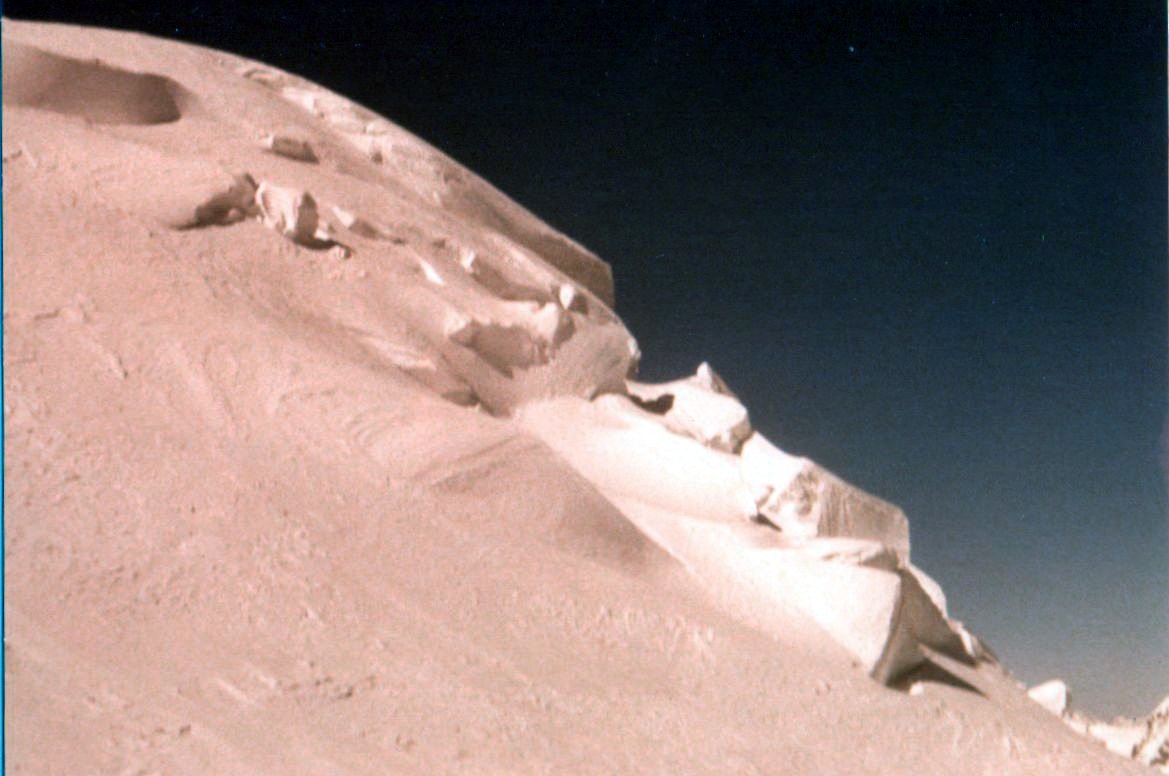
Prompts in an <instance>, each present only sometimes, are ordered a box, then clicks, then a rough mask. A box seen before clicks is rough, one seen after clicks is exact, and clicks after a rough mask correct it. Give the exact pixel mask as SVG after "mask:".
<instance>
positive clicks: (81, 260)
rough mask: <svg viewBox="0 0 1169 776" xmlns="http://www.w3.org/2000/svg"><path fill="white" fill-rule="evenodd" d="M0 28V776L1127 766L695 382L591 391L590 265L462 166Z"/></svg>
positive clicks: (618, 349)
mask: <svg viewBox="0 0 1169 776" xmlns="http://www.w3.org/2000/svg"><path fill="white" fill-rule="evenodd" d="M3 32H4V41H3V55H4V84H3V96H4V105H3V110H4V114H3V132H4V136H3V141H4V143H3V147H4V175H3V182H4V281H5V282H4V294H5V298H4V307H5V317H4V337H5V348H4V358H5V364H4V367H5V385H4V411H5V483H6V488H5V520H6V531H5V555H6V585H5V609H6V622H5V648H6V653H5V655H6V677H5V678H6V688H7V693H8V695H7V699H6V700H7V705H6V709H7V714H6V717H5V733H6V744H7V754H6V756H7V762H6V766H7V770H8V771H9V772H12V773H62V774H75V773H224V774H320V773H355V774H382V773H406V774H409V773H417V774H431V773H485V774H498V773H712V774H713V773H718V774H725V773H931V772H933V773H936V772H946V773H972V774H974V773H977V774H983V773H996V774H999V773H1002V774H1011V773H1044V774H1046V773H1061V774H1102V773H1142V772H1146V771H1145V769H1144V768H1141V767H1139V766H1137V765H1135V764H1133V763H1130V762H1126V761H1125V760H1124V759H1122V758H1120V757H1117V756H1116V755H1114V754H1112V753H1111V752H1108V751H1107V750H1106V749H1105V748H1104V747H1102V746H1100V745H1098V744H1096V743H1095V742H1093V741H1090V740H1088V739H1086V738H1084V737H1081V736H1078V735H1076V734H1075V733H1074V732H1073V731H1071V730H1070V729H1068V727H1067V726H1065V725H1064V724H1063V723H1062V722H1061V721H1060V720H1059V719H1058V718H1057V717H1055V716H1053V715H1052V714H1050V713H1048V712H1047V711H1045V710H1044V709H1043V708H1042V707H1041V706H1039V705H1038V704H1037V703H1035V702H1033V701H1032V700H1031V699H1030V698H1028V697H1027V695H1026V693H1025V691H1024V690H1023V689H1022V688H1020V687H1019V686H1017V685H1016V683H1015V682H1014V681H1013V680H1011V679H1010V677H1009V676H1008V675H1007V674H1006V673H1005V671H1004V670H1003V669H1002V668H1001V667H999V666H997V665H996V664H995V663H994V662H993V660H992V659H991V658H990V657H989V655H988V654H987V653H986V652H985V651H984V650H982V648H981V646H982V645H980V644H979V643H978V642H977V639H974V638H973V637H972V636H970V634H968V633H967V632H966V631H965V630H964V629H963V628H961V626H959V625H958V624H956V623H952V622H950V621H949V620H947V619H946V617H945V607H944V600H942V599H941V596H940V591H938V590H936V589H934V587H933V586H932V584H931V583H930V582H929V580H928V577H925V576H924V574H921V573H920V572H919V571H918V570H916V569H914V568H913V567H912V565H911V564H910V561H909V542H908V528H907V524H906V523H905V517H904V515H902V514H901V513H900V511H899V510H897V509H896V508H895V507H892V506H891V505H887V504H884V502H880V501H879V500H878V499H874V498H872V497H868V496H866V495H865V494H860V493H859V492H858V491H855V489H850V488H849V486H847V484H845V483H841V482H839V481H838V480H835V479H834V478H832V477H831V475H829V474H828V473H827V472H826V471H824V470H823V469H820V468H819V467H816V466H815V465H814V464H812V463H811V462H807V461H804V460H803V459H800V458H797V457H795V456H790V455H788V454H786V453H784V452H783V451H782V450H780V449H779V447H777V446H776V445H773V444H771V443H770V442H767V441H766V440H765V439H764V438H763V437H761V436H755V435H757V434H758V431H757V430H752V429H750V427H749V420H748V418H747V416H746V413H745V410H744V411H740V408H738V407H737V406H736V404H735V402H737V400H735V399H734V398H733V395H731V394H729V392H728V391H727V389H726V387H725V386H722V385H721V381H719V380H717V376H714V375H713V373H703V372H702V371H701V370H700V371H699V373H698V374H696V375H695V377H694V379H690V378H685V379H686V386H685V387H683V388H680V389H679V387H678V386H674V387H672V388H671V387H669V386H668V385H667V387H660V389H659V388H654V387H652V386H651V387H646V386H641V387H639V385H640V384H635V383H631V382H629V381H630V380H631V379H633V378H634V377H635V367H636V360H637V356H638V350H637V346H636V343H635V342H634V340H633V337H632V336H631V335H630V333H629V332H628V331H627V330H626V329H625V327H624V326H623V325H622V324H621V322H620V320H619V318H618V317H617V316H616V314H615V313H614V312H613V310H612V305H613V301H614V290H613V287H612V280H611V273H610V271H609V268H608V266H607V265H606V264H605V263H604V262H603V261H602V260H601V259H599V258H598V257H596V256H594V255H593V254H591V253H590V252H589V251H588V250H587V249H585V248H583V247H582V246H580V245H578V244H576V243H575V242H573V241H572V240H570V239H569V238H567V237H564V236H563V235H560V234H558V233H556V232H555V231H554V230H552V229H551V228H550V227H548V226H546V225H545V224H543V223H541V222H540V221H539V220H538V219H536V218H535V217H534V216H533V215H532V214H530V213H528V212H527V211H525V210H524V209H523V208H521V207H520V206H518V205H516V204H515V203H513V202H511V201H510V200H508V199H507V198H506V197H504V196H503V195H502V194H501V193H499V192H498V191H496V190H495V189H493V188H492V187H491V186H490V185H489V184H487V183H486V182H484V181H482V180H481V179H479V178H478V177H476V176H475V175H474V174H473V173H471V172H469V171H467V170H466V169H464V168H462V167H460V166H459V165H458V164H456V163H455V162H453V161H452V160H450V159H448V158H447V157H445V156H443V155H442V154H441V153H439V152H438V151H437V150H435V149H433V148H431V147H430V146H428V145H427V144H426V143H425V142H423V141H422V140H419V139H418V138H415V137H413V136H411V135H409V134H408V133H407V132H405V131H403V130H402V129H400V128H398V127H397V126H395V125H393V124H392V123H390V122H388V121H386V120H385V119H384V118H381V117H378V116H376V115H374V114H372V113H370V112H369V111H366V110H364V109H363V108H361V107H360V106H356V105H353V104H351V103H349V102H348V101H346V100H345V99H343V98H341V97H340V96H338V95H334V94H331V93H329V92H327V91H326V90H324V89H321V88H319V87H317V86H315V85H313V84H310V83H307V82H305V81H303V80H301V79H298V78H296V77H294V76H292V75H290V74H287V73H283V72H280V71H276V70H274V69H271V68H268V67H266V66H264V65H262V64H259V63H255V62H249V61H245V60H242V59H240V58H238V57H235V56H232V55H229V54H223V53H219V52H214V51H209V50H205V49H200V48H196V47H192V46H187V45H183V44H178V43H173V42H166V41H161V40H157V39H151V38H147V37H143V36H138V35H133V34H126V33H115V32H109V31H102V30H90V29H80V28H71V27H61V26H53V25H38V24H26V23H13V22H9V21H5V22H4V28H3ZM387 88H392V85H387ZM671 391H672V393H671ZM666 393H671V396H673V398H672V399H670V400H669V401H667V400H665V399H664V394H666ZM675 394H676V395H675ZM714 397H721V398H714ZM635 398H636V399H637V401H635ZM639 401H640V402H641V403H642V404H641V405H639V404H638V402H639ZM675 401H676V402H677V408H678V409H677V410H676V411H675V410H674V407H673V404H672V403H671V402H675ZM667 403H671V406H670V407H668V408H667V407H665V405H666V404H667ZM671 413H672V414H671ZM776 441H777V442H782V440H776ZM614 445H617V446H618V447H614ZM650 455H653V456H658V457H656V458H651V457H649V456H650ZM635 460H640V461H641V464H639V465H635V464H634V461H635ZM825 463H826V464H828V465H829V466H830V463H831V462H825ZM657 464H661V465H657ZM638 466H640V468H638ZM696 537H697V538H701V541H696V540H695V539H696ZM785 558H786V559H787V560H785ZM748 561H749V562H748ZM742 563H746V565H742ZM834 575H835V576H834ZM870 578H871V579H873V580H876V581H874V582H873V583H872V584H869V583H867V582H864V581H862V580H866V579H870ZM833 579H836V580H838V581H837V582H836V583H832V582H831V580H833ZM833 584H835V585H836V590H837V593H836V594H835V595H829V594H828V593H829V592H830V591H831V589H832V585H833ZM841 591H844V592H843V593H841ZM852 592H864V596H862V597H860V598H855V599H850V604H851V605H850V606H843V605H842V604H843V603H845V601H844V600H843V599H844V598H847V597H848V596H851V595H852Z"/></svg>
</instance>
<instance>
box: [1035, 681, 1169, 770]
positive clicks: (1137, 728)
mask: <svg viewBox="0 0 1169 776" xmlns="http://www.w3.org/2000/svg"><path fill="white" fill-rule="evenodd" d="M1027 695H1028V696H1030V698H1031V699H1032V700H1033V701H1035V702H1036V703H1038V704H1039V705H1040V706H1042V707H1043V708H1045V709H1047V710H1048V711H1050V712H1051V713H1052V714H1054V715H1056V716H1057V717H1059V718H1060V719H1062V720H1063V721H1064V723H1065V724H1066V725H1067V726H1068V727H1070V728H1071V729H1072V730H1075V731H1076V732H1077V733H1080V734H1082V735H1085V736H1087V737H1089V738H1092V739H1095V740H1096V741H1098V742H1100V743H1101V744H1102V745H1103V746H1105V747H1106V748H1107V749H1108V750H1109V751H1110V752H1114V753H1116V754H1118V755H1120V756H1121V757H1128V758H1131V759H1133V760H1136V761H1137V762H1139V763H1141V764H1142V765H1149V766H1152V767H1155V768H1157V769H1158V770H1160V771H1161V772H1162V773H1169V698H1165V700H1163V701H1161V703H1160V704H1159V705H1158V706H1157V708H1156V709H1155V710H1154V711H1153V713H1151V714H1149V715H1148V716H1147V717H1141V718H1138V719H1130V718H1128V717H1117V718H1116V719H1113V720H1112V721H1110V722H1104V721H1102V720H1099V719H1096V718H1095V717H1093V716H1091V715H1090V714H1085V713H1083V712H1080V711H1075V710H1073V709H1072V706H1071V691H1070V690H1069V689H1068V686H1067V685H1066V684H1065V683H1064V682H1063V680H1061V679H1051V680H1049V681H1046V682H1044V683H1042V684H1039V685H1036V686H1034V687H1032V688H1031V689H1030V690H1028V691H1027Z"/></svg>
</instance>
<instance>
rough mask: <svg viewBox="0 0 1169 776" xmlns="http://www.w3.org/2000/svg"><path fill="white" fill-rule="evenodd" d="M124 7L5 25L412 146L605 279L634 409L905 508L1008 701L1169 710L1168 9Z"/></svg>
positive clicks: (923, 561)
mask: <svg viewBox="0 0 1169 776" xmlns="http://www.w3.org/2000/svg"><path fill="white" fill-rule="evenodd" d="M104 5H106V4H101V5H98V4H95V6H97V7H86V8H84V9H82V10H78V9H69V8H66V7H65V6H59V5H58V6H56V7H55V8H53V9H49V8H48V7H47V6H45V4H43V3H33V2H8V3H6V4H5V13H6V14H8V15H9V16H13V17H16V18H41V19H45V18H49V17H48V16H47V15H46V14H55V17H54V18H59V19H62V20H66V21H70V22H73V23H90V24H101V25H103V26H113V27H123V28H128V29H137V30H143V31H149V32H151V33H153V34H158V35H164V36H167V37H173V38H179V39H183V40H190V41H194V42H198V43H202V44H204V45H209V46H213V47H217V48H223V49H227V50H231V51H235V52H238V53H241V54H244V55H246V56H251V57H254V58H257V59H261V60H264V61H268V62H271V63H273V64H275V65H278V66H280V67H283V68H285V69H288V70H291V71H294V72H297V73H299V74H301V75H304V76H306V77H308V78H310V79H312V80H314V81H317V82H320V83H322V84H325V85H327V86H329V87H331V88H333V89H334V90H336V91H339V92H341V93H343V94H346V95H348V96H351V97H353V98H354V99H356V100H358V101H359V102H362V103H364V104H366V105H368V106H369V107H370V108H372V109H374V110H376V111H378V112H380V113H383V114H385V115H387V116H388V117H389V118H391V119H393V120H395V121H397V122H399V123H401V124H403V125H404V126H406V127H407V128H409V129H411V130H412V131H414V132H415V133H417V134H418V135H420V136H422V137H423V138H425V139H426V140H428V141H430V142H431V143H433V144H435V145H437V146H438V147H440V148H442V149H443V150H444V151H446V152H447V153H449V154H450V155H451V156H453V157H454V158H455V159H457V160H459V161H460V162H462V163H463V164H465V165H466V166H468V167H470V168H471V169H473V170H475V171H476V172H478V173H479V174H480V175H482V176H483V177H485V178H486V179H488V180H489V181H491V182H493V183H494V184H496V185H497V186H498V187H499V188H501V189H502V190H503V191H505V192H507V193H508V194H510V195H511V196H512V197H513V198H515V199H517V200H518V201H520V202H521V203H523V204H525V205H526V206H528V207H529V208H530V209H532V210H533V211H535V212H536V213H537V214H538V215H540V216H541V217H542V218H544V219H545V220H547V221H549V222H550V223H552V224H553V225H554V226H556V227H558V228H560V229H561V230H563V231H565V232H566V233H568V234H569V235H571V236H572V237H574V238H575V239H577V240H579V241H580V242H582V243H583V244H585V245H587V246H588V247H589V248H591V249H592V250H594V251H595V252H597V253H598V254H599V255H600V256H601V257H602V258H604V259H605V260H607V261H608V262H610V263H611V264H612V266H613V271H614V274H615V276H616V283H617V296H618V312H619V313H620V314H621V316H622V318H623V319H624V320H625V321H626V323H627V324H628V325H629V327H630V329H631V330H632V331H633V333H634V334H635V335H636V336H637V337H638V339H639V340H640V342H641V345H642V350H643V352H644V353H645V361H644V365H643V376H644V377H646V378H647V379H658V378H670V377H676V376H679V375H682V374H685V373H690V372H692V371H693V369H694V367H695V366H696V365H697V363H698V362H699V361H701V360H704V359H706V360H710V361H711V362H712V363H713V365H714V366H715V368H716V369H717V370H718V371H719V372H721V373H722V374H723V376H724V377H725V378H726V379H727V381H728V382H729V383H730V384H731V386H732V387H733V388H734V389H735V390H736V391H738V392H739V394H740V395H741V397H742V398H743V399H744V401H745V403H746V404H747V405H748V406H749V407H750V409H751V411H752V416H753V419H754V422H755V425H756V426H757V427H758V428H759V429H761V430H762V431H763V432H764V433H765V434H766V435H768V436H769V437H770V438H772V440H773V441H775V442H776V443H777V444H779V445H780V446H782V447H784V448H785V449H787V450H789V451H791V452H795V453H800V454H806V455H809V456H810V457H812V458H814V459H816V460H818V461H820V462H822V463H823V464H824V465H826V466H827V467H829V468H830V469H833V470H835V471H837V472H838V473H839V474H841V475H842V476H844V477H846V478H847V479H850V480H852V481H854V482H856V483H857V484H859V485H861V486H862V487H864V488H866V489H868V490H871V491H872V492H874V493H876V494H878V495H881V496H883V497H885V498H887V499H889V500H891V501H893V502H895V503H898V504H900V505H901V506H903V507H904V508H905V510H906V512H907V513H908V515H909V517H910V520H911V524H912V529H913V543H914V549H913V552H914V557H915V560H916V562H917V563H918V564H919V565H921V566H922V567H923V568H925V569H926V571H928V572H929V573H930V574H932V575H933V576H935V577H936V578H937V579H938V580H939V581H940V582H941V583H942V584H943V586H944V587H945V589H946V591H947V594H948V595H949V598H950V605H951V609H952V612H953V613H954V614H955V615H956V616H958V617H959V618H961V619H964V620H966V621H967V622H968V624H970V625H971V627H972V628H973V630H975V631H976V632H977V633H979V634H981V635H983V636H984V637H985V638H986V639H987V640H988V641H989V642H990V644H991V645H992V647H994V648H995V649H996V650H997V651H998V652H999V654H1000V656H1001V657H1002V658H1003V660H1004V662H1005V663H1006V664H1007V665H1008V666H1009V667H1010V668H1011V669H1012V670H1013V671H1014V672H1015V673H1016V675H1017V676H1019V678H1021V679H1022V680H1024V681H1027V682H1035V681H1039V680H1042V679H1046V678H1049V677H1050V676H1056V675H1058V676H1062V677H1064V678H1065V679H1067V680H1068V681H1069V682H1070V683H1071V685H1072V688H1073V691H1074V692H1075V694H1076V699H1077V700H1078V701H1079V702H1080V703H1081V705H1083V706H1084V707H1086V708H1088V709H1090V710H1095V711H1098V712H1100V713H1111V712H1129V713H1138V712H1144V711H1147V710H1148V709H1149V708H1151V707H1152V705H1153V704H1154V703H1155V702H1156V701H1157V700H1159V699H1160V698H1161V697H1163V696H1164V695H1165V694H1166V693H1169V518H1167V499H1166V488H1165V474H1164V468H1163V463H1162V461H1163V449H1164V442H1163V428H1164V427H1165V423H1166V418H1167V409H1169V408H1167V398H1166V386H1167V380H1169V378H1167V375H1169V364H1167V361H1169V311H1167V307H1166V298H1167V289H1169V278H1167V267H1169V260H1167V244H1166V233H1167V230H1166V212H1167V195H1166V191H1167V188H1166V169H1167V158H1166V144H1167V138H1169V136H1167V132H1166V89H1165V81H1166V79H1165V74H1166V61H1165V49H1166V29H1165V21H1164V19H1165V12H1164V8H1163V7H1161V6H1159V5H1158V4H1157V3H1153V2H1149V3H1144V4H1143V5H1142V4H1132V5H1130V6H1128V7H1127V8H1122V7H1121V5H1122V4H1116V3H1112V4H1109V5H1108V8H1107V12H1103V11H1093V10H1091V9H1090V8H1088V7H1087V6H1086V5H1084V4H1072V3H1069V4H1068V7H1066V8H1062V9H1056V8H1054V7H1053V6H1050V5H1043V4H1024V3H1012V4H1006V3H1002V4H1001V5H1002V6H1003V8H1002V9H1001V12H1000V9H996V8H993V7H991V6H992V5H995V4H993V3H954V2H928V3H927V2H920V3H913V2H902V3H864V2H859V3H857V2H854V3H839V2H809V3H802V2H793V3H741V4H731V5H728V4H727V3H718V2H710V3H700V2H663V3H657V4H654V6H653V7H651V6H649V5H643V6H640V8H641V10H640V11H634V10H630V7H629V6H628V5H627V4H610V3H605V2H598V1H597V0H590V1H588V2H581V3H575V4H572V7H571V10H569V9H567V8H553V7H551V5H544V4H540V3H533V2H492V3H481V4H480V3H451V2H445V3H444V2H439V3H421V2H418V3H414V2H410V3H396V4H390V5H391V7H388V8H383V7H364V5H363V7H360V8H344V7H341V6H325V5H319V4H317V5H300V6H299V7H298V4H296V3H274V2H259V3H250V4H248V5H247V6H246V7H242V8H233V9H232V10H230V11H229V10H226V9H227V5H226V4H219V3H200V2H189V3H186V4H184V5H183V6H182V10H181V11H179V10H169V9H168V8H167V6H166V5H163V4H157V3H152V4H149V5H147V6H145V7H144V8H145V9H144V10H135V9H134V8H133V7H132V6H128V5H126V4H116V6H117V7H109V8H107V7H104ZM108 5H110V6H114V5H115V4H108Z"/></svg>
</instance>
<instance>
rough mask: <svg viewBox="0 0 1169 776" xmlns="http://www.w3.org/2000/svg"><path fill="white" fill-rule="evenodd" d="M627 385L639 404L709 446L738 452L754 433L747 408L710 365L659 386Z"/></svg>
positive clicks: (674, 429) (673, 428)
mask: <svg viewBox="0 0 1169 776" xmlns="http://www.w3.org/2000/svg"><path fill="white" fill-rule="evenodd" d="M627 387H628V391H629V395H630V396H632V397H635V399H636V400H637V401H638V403H639V404H641V405H642V406H643V407H645V408H647V409H651V410H657V411H658V412H660V414H661V415H662V417H663V419H664V420H665V423H666V427H667V428H669V429H671V430H672V431H674V432H676V433H678V434H684V435H686V436H689V437H692V438H693V439H696V440H698V441H699V442H701V443H702V444H704V445H706V446H707V447H710V448H713V449H715V450H721V451H722V452H725V453H736V452H738V451H739V448H740V447H741V446H742V444H743V442H744V441H746V439H747V437H749V436H750V435H751V421H750V418H749V417H748V415H747V408H746V407H744V406H743V405H742V404H741V403H739V400H738V399H737V398H735V396H734V395H733V394H732V393H731V392H730V390H729V389H728V388H727V387H726V383H724V382H723V380H722V378H720V377H719V376H718V375H717V374H716V373H715V372H714V370H713V369H711V368H710V365H709V364H706V363H703V364H702V365H701V366H699V367H698V370H697V372H696V373H695V374H694V375H693V376H691V377H687V378H686V379H684V380H676V381H673V382H669V383H660V384H656V385H651V384H648V383H639V382H635V381H632V380H630V381H628V384H627Z"/></svg>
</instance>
